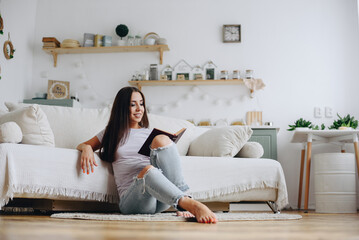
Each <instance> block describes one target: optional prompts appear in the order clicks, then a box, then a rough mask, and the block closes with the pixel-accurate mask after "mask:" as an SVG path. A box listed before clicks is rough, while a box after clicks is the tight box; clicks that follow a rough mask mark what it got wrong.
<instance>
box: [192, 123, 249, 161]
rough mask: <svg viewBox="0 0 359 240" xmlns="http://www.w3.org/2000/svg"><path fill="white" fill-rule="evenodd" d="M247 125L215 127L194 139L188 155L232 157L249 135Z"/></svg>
mask: <svg viewBox="0 0 359 240" xmlns="http://www.w3.org/2000/svg"><path fill="white" fill-rule="evenodd" d="M252 133H253V131H252V129H251V128H250V127H248V126H229V127H216V128H212V129H211V130H209V131H207V132H205V133H203V134H202V135H200V136H199V137H197V138H196V139H194V140H193V141H192V143H191V145H190V146H189V151H188V155H189V156H208V157H233V156H234V155H236V154H237V153H238V152H239V150H240V149H241V148H242V147H243V145H244V144H245V143H246V142H247V141H248V139H249V138H250V137H251V135H252Z"/></svg>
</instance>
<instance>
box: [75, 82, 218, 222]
mask: <svg viewBox="0 0 359 240" xmlns="http://www.w3.org/2000/svg"><path fill="white" fill-rule="evenodd" d="M148 126H149V122H148V117H147V112H146V104H145V97H144V95H143V93H142V92H141V91H140V90H138V89H137V88H135V87H124V88H122V89H121V90H120V91H119V92H118V93H117V95H116V98H115V101H114V103H113V107H112V110H111V116H110V120H109V122H108V125H107V126H106V128H105V129H104V130H102V131H101V132H100V133H98V134H97V135H96V136H94V137H93V138H91V139H90V140H88V141H86V142H84V143H81V144H80V145H79V146H78V147H77V149H78V150H79V151H81V152H82V153H81V168H82V170H83V173H86V171H87V174H90V169H91V172H94V169H95V167H97V166H98V165H97V163H96V161H95V157H94V151H96V150H98V149H99V150H100V158H101V159H102V160H103V161H107V162H111V163H112V167H113V172H114V177H115V181H116V185H117V189H118V193H119V197H120V205H119V208H120V211H121V212H122V213H123V214H154V213H160V212H163V211H165V210H167V209H168V208H169V207H171V206H172V207H174V208H176V209H178V210H179V211H186V210H187V211H189V212H191V213H192V214H193V215H194V216H195V217H196V219H197V221H198V222H201V223H216V222H217V219H216V216H215V215H214V213H213V212H212V211H211V210H210V209H209V208H208V207H206V206H205V205H204V204H202V203H200V202H198V201H196V200H194V199H192V198H191V197H190V196H188V195H186V193H185V191H187V190H188V189H189V187H188V185H187V184H186V183H185V181H184V178H183V175H182V166H181V158H180V156H179V153H178V150H177V146H176V144H174V143H173V142H172V141H171V140H170V138H169V137H167V136H166V135H162V134H160V135H157V136H156V137H155V138H154V139H153V141H152V142H151V145H150V155H149V156H147V155H143V154H141V153H139V150H140V148H141V146H142V145H143V143H144V142H145V141H146V139H147V138H148V137H149V135H150V133H151V130H150V129H149V128H148ZM186 214H188V213H179V215H181V216H185V215H186ZM192 214H190V215H191V216H192Z"/></svg>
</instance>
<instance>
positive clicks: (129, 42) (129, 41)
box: [127, 35, 135, 46]
mask: <svg viewBox="0 0 359 240" xmlns="http://www.w3.org/2000/svg"><path fill="white" fill-rule="evenodd" d="M134 45H135V38H134V37H133V36H131V35H128V37H127V46H134Z"/></svg>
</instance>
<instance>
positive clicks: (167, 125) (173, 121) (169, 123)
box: [148, 114, 195, 156]
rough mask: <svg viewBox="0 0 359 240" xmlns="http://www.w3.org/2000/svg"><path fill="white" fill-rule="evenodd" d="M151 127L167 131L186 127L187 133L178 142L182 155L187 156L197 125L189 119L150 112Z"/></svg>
mask: <svg viewBox="0 0 359 240" xmlns="http://www.w3.org/2000/svg"><path fill="white" fill-rule="evenodd" d="M148 121H149V123H150V128H159V129H161V130H164V131H166V132H170V133H176V132H178V131H179V130H180V129H182V128H186V131H185V133H184V134H183V135H182V137H181V138H180V140H179V141H178V142H177V149H178V152H179V154H180V155H182V156H185V155H187V152H188V147H189V145H190V143H191V140H192V139H191V138H192V134H193V131H194V128H195V126H194V125H193V124H192V123H190V122H188V121H187V120H183V119H177V118H171V117H164V116H160V115H154V114H148Z"/></svg>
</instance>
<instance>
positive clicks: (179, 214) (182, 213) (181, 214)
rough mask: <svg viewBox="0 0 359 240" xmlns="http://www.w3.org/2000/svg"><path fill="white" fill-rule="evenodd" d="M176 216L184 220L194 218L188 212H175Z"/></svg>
mask: <svg viewBox="0 0 359 240" xmlns="http://www.w3.org/2000/svg"><path fill="white" fill-rule="evenodd" d="M177 216H179V217H184V218H194V217H195V216H194V215H193V214H192V213H190V212H188V211H185V212H181V211H177Z"/></svg>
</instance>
